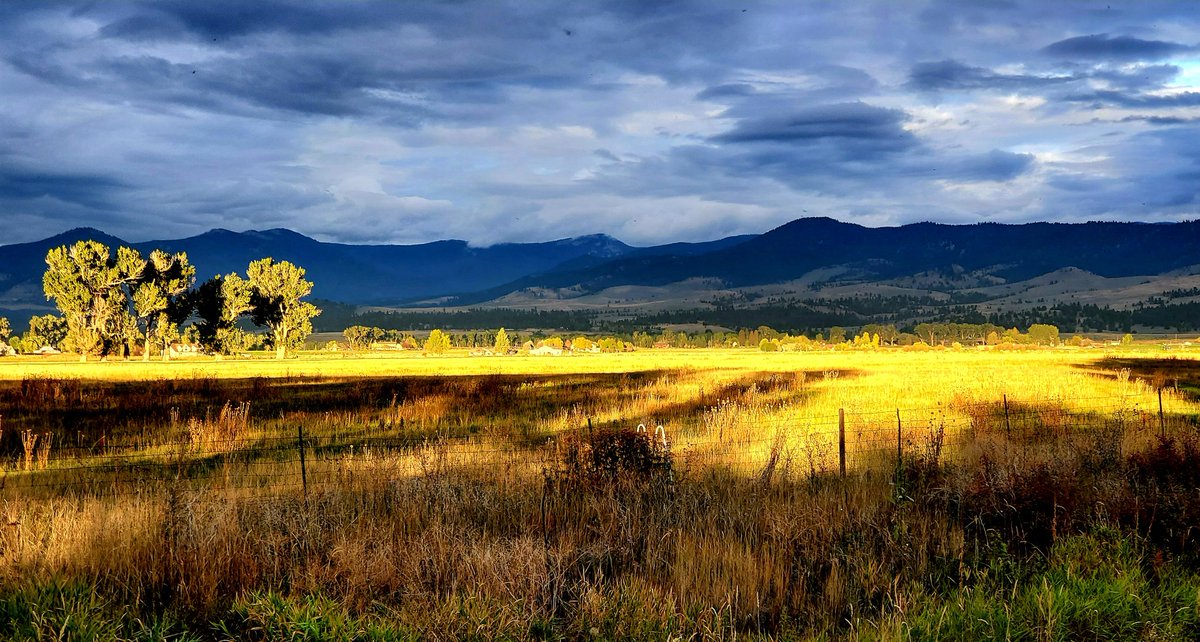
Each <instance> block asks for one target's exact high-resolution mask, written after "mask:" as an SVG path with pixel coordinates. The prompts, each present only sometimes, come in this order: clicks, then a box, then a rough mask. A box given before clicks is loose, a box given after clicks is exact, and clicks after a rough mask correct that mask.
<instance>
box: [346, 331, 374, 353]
mask: <svg viewBox="0 0 1200 642" xmlns="http://www.w3.org/2000/svg"><path fill="white" fill-rule="evenodd" d="M379 334H380V331H379V329H378V328H368V327H367V326H363V325H352V326H350V327H348V328H346V329H345V330H342V336H343V337H346V342H347V343H349V344H350V349H351V350H364V349H366V348H369V347H370V346H371V344H372V343H374V342H375V340H376V339H377V338H378V337H379Z"/></svg>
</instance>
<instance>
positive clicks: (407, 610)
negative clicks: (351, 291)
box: [0, 351, 1200, 639]
mask: <svg viewBox="0 0 1200 642" xmlns="http://www.w3.org/2000/svg"><path fill="white" fill-rule="evenodd" d="M610 357H611V358H610ZM1101 359H1103V355H1102V354H1091V353H1084V352H1067V351H1062V352H1058V351H1046V352H1023V353H1016V354H1010V353H981V352H951V351H946V352H930V353H902V352H878V353H855V354H844V353H828V354H804V355H793V354H760V353H749V352H705V351H678V352H674V351H672V352H664V353H658V352H646V353H638V354H635V355H597V356H595V357H587V358H564V359H533V358H531V359H507V358H500V359H491V360H480V359H468V358H446V359H415V358H410V357H407V356H405V357H400V358H397V359H395V360H391V361H390V360H384V359H362V360H355V359H334V360H319V361H298V362H289V363H285V364H276V363H274V362H257V361H251V362H247V363H239V364H237V366H238V367H239V368H241V369H243V371H244V374H245V375H246V376H243V377H234V376H233V374H234V373H235V370H229V369H227V368H228V367H229V366H230V363H229V362H220V363H210V364H205V366H204V367H205V368H211V369H205V370H202V371H196V370H191V371H189V370H186V369H184V368H185V367H186V368H195V367H196V366H195V365H193V364H187V366H180V369H175V368H176V364H150V366H153V367H151V368H148V369H144V368H143V364H141V363H130V364H84V365H83V366H80V365H79V364H36V365H31V364H30V363H28V362H22V363H19V364H18V365H17V366H16V367H15V368H14V370H5V369H3V368H0V377H3V376H6V375H13V373H14V372H21V373H22V374H21V375H20V377H14V378H12V379H10V380H9V381H7V382H0V404H3V408H4V417H5V419H4V420H5V424H4V426H5V428H6V430H5V432H4V433H3V436H2V437H0V452H3V453H6V455H7V457H8V459H7V463H6V464H5V477H4V486H3V489H2V490H0V493H3V498H4V502H3V504H2V506H3V510H4V514H3V515H2V517H3V518H4V520H3V524H4V525H3V531H2V532H0V550H2V553H3V555H2V556H0V586H3V587H5V588H4V590H3V591H0V593H4V591H7V592H8V593H9V594H12V593H13V592H14V591H20V590H22V587H26V586H29V585H30V584H31V583H32V584H34V585H44V584H47V583H52V582H56V581H59V580H60V579H61V578H67V579H69V580H73V581H82V582H85V583H86V584H87V585H89V586H92V587H95V588H96V590H97V591H99V592H100V594H102V595H106V596H110V598H111V599H112V600H113V603H115V604H125V605H142V606H141V607H139V608H140V609H142V611H143V612H144V613H149V614H162V613H172V614H175V617H177V618H180V619H181V620H183V621H186V622H193V623H205V622H213V621H222V622H224V625H222V626H227V627H230V629H231V630H232V631H234V633H237V634H238V635H239V636H251V637H254V636H256V635H262V636H264V637H265V636H266V634H265V633H261V631H265V630H267V629H266V628H264V627H266V625H265V624H263V622H264V621H265V620H263V618H266V617H267V616H266V615H264V613H266V612H267V611H270V612H272V613H275V615H276V616H279V617H283V616H281V615H279V612H282V611H287V612H288V613H292V615H288V616H287V617H296V618H300V617H301V616H300V615H296V613H293V611H291V610H289V609H298V608H299V606H297V604H298V603H297V602H294V600H307V599H310V598H311V597H312V596H322V599H328V600H332V602H330V603H329V604H325V603H324V602H321V604H324V606H322V607H321V608H324V609H334V610H335V611H336V612H337V613H340V614H341V615H337V617H343V618H349V619H347V620H345V621H346V622H350V623H351V624H353V626H354V627H358V629H356V630H359V629H361V630H362V631H367V630H375V629H372V628H371V627H377V628H378V627H380V626H382V627H385V628H386V627H392V629H394V630H396V631H402V632H406V633H405V635H410V636H412V637H415V638H423V639H463V638H466V637H477V638H480V639H492V638H509V639H540V638H546V637H551V638H553V637H557V636H561V637H566V638H569V639H592V638H602V639H629V638H647V639H660V638H668V637H669V638H693V639H732V638H734V637H739V636H745V635H769V636H774V635H784V634H787V635H800V636H802V637H806V638H811V639H833V638H859V639H875V638H876V637H878V638H883V639H897V638H901V637H903V632H904V631H905V630H906V628H905V627H906V626H909V625H908V624H905V622H908V621H909V620H910V619H914V621H915V619H919V618H918V615H919V614H920V613H922V610H921V609H922V608H924V607H923V606H922V605H925V604H928V603H929V601H930V600H935V601H936V600H941V599H948V598H946V596H950V595H960V597H961V594H959V593H957V592H960V591H969V590H971V588H972V587H980V590H984V588H985V587H987V590H991V587H993V585H992V584H989V583H988V582H991V581H992V579H988V578H993V579H994V577H995V573H996V571H995V569H994V568H993V567H992V565H993V564H995V563H996V561H997V560H1001V561H1003V560H1005V559H1010V557H1011V559H1013V560H1017V561H1018V562H1020V563H1022V564H1033V566H1032V567H1030V568H1033V569H1035V570H1036V569H1037V568H1040V567H1039V566H1038V562H1036V560H1038V559H1044V558H1045V555H1047V552H1048V551H1050V550H1051V549H1052V548H1053V547H1054V546H1055V545H1056V542H1059V541H1060V540H1063V539H1064V538H1069V537H1072V536H1076V535H1079V534H1081V533H1083V534H1086V533H1088V532H1090V529H1093V528H1095V527H1097V525H1102V526H1106V527H1108V526H1111V527H1117V528H1123V529H1128V531H1127V532H1129V533H1132V534H1133V535H1134V536H1135V537H1137V538H1141V539H1139V541H1144V542H1146V546H1147V547H1148V548H1147V551H1148V554H1149V555H1150V559H1151V560H1153V559H1159V558H1155V557H1154V555H1156V554H1157V555H1161V556H1164V557H1162V558H1161V560H1160V562H1161V564H1162V565H1163V566H1162V568H1174V567H1173V566H1171V564H1174V563H1175V562H1174V561H1173V560H1177V559H1178V560H1180V563H1183V562H1184V561H1186V560H1187V559H1190V558H1189V557H1188V556H1189V555H1190V554H1191V553H1189V551H1194V550H1195V546H1196V545H1197V544H1200V542H1198V541H1197V539H1198V535H1197V534H1198V533H1200V522H1197V519H1196V518H1197V514H1200V505H1198V504H1196V499H1195V487H1196V486H1197V483H1200V482H1195V480H1192V481H1189V480H1190V479H1191V478H1190V477H1187V475H1186V474H1184V473H1181V472H1180V471H1186V470H1188V466H1192V465H1195V464H1197V463H1200V456H1198V455H1196V452H1197V451H1196V450H1195V444H1196V440H1195V434H1196V427H1195V426H1196V423H1195V421H1196V419H1195V418H1196V416H1197V414H1198V409H1197V405H1196V403H1195V401H1194V400H1193V399H1192V398H1190V397H1189V396H1188V394H1187V392H1186V389H1187V386H1186V385H1182V386H1181V387H1179V388H1177V387H1176V384H1172V383H1170V381H1169V380H1170V375H1164V374H1163V373H1164V372H1168V371H1171V372H1173V373H1174V375H1173V376H1174V377H1175V381H1187V380H1188V377H1189V376H1195V375H1196V374H1197V373H1196V369H1195V368H1194V363H1193V362H1169V363H1159V362H1149V361H1142V362H1138V361H1134V362H1129V363H1126V362H1121V363H1118V362H1105V361H1102V360H1101ZM1168 366H1170V368H1168ZM125 367H129V368H130V371H129V373H128V374H129V375H130V377H131V378H133V379H136V380H138V382H137V383H131V382H130V381H127V380H125V379H123V378H121V377H119V376H117V375H118V373H120V369H121V368H125ZM4 368H8V365H5V366H4ZM281 368H282V369H284V371H285V372H283V373H282V375H283V376H278V377H271V376H268V375H269V374H270V373H272V372H274V373H275V374H281V373H280V369H281ZM485 368H495V369H497V370H506V372H490V371H489V372H484V373H479V372H477V371H478V370H481V369H485ZM430 369H433V370H437V371H439V374H438V376H429V374H428V372H429V370H430ZM35 371H36V373H35ZM317 371H321V372H324V374H323V376H320V377H317V376H313V374H312V373H313V372H317ZM81 373H84V374H82V375H81ZM352 373H353V376H352ZM173 375H178V376H173ZM1163 383H1167V385H1168V387H1167V388H1166V390H1165V391H1164V393H1165V394H1164V406H1165V409H1164V413H1163V418H1164V419H1165V428H1166V430H1167V432H1169V433H1170V434H1172V435H1174V436H1175V437H1176V439H1177V440H1178V441H1176V442H1171V444H1170V445H1169V447H1168V446H1167V445H1165V443H1166V442H1162V441H1160V440H1159V437H1158V435H1159V432H1160V429H1161V427H1160V424H1159V417H1158V406H1157V390H1158V389H1157V385H1159V384H1163ZM1006 398H1007V402H1008V408H1007V413H1006V412H1005V407H1004V403H1003V401H1004V400H1005V399H1006ZM839 409H841V410H843V411H844V416H845V425H846V430H847V442H848V446H849V448H848V450H849V457H850V473H849V475H848V478H846V479H841V478H840V476H839V475H838V474H837V472H836V471H837V441H836V435H837V418H838V410H839ZM897 409H899V422H900V425H901V428H902V431H901V434H900V435H899V437H900V442H899V448H900V450H901V451H902V452H903V454H904V456H903V459H902V460H901V461H898V460H897V457H896V455H897V442H896V439H897V434H896V424H897ZM638 424H644V425H645V426H647V427H648V431H647V433H646V436H642V435H641V434H640V433H637V432H634V427H635V426H637V425H638ZM660 424H661V425H663V426H664V428H665V432H666V437H667V441H666V444H664V443H663V441H662V440H661V437H659V436H657V435H655V434H654V432H653V431H654V428H655V427H656V426H658V425H660ZM301 427H302V428H303V431H304V435H305V440H304V455H305V459H304V463H303V466H304V471H305V475H304V476H303V477H302V476H301V474H300V471H301V462H300V448H299V430H298V429H299V428H301ZM21 432H29V433H30V434H31V435H34V434H39V435H40V434H53V435H54V437H53V438H50V437H47V438H46V441H40V442H39V443H46V444H48V443H53V445H54V449H53V450H49V449H47V451H46V457H45V459H41V460H39V459H38V458H39V457H40V455H39V454H38V453H40V451H38V450H37V445H36V444H34V443H33V440H32V437H31V438H30V441H29V442H27V443H28V444H29V445H28V450H27V449H26V447H25V446H24V445H22V443H21V441H20V438H19V434H20V433H21ZM614 435H615V437H611V439H610V437H609V436H614ZM51 439H53V441H52V442H51V441H50V440H51ZM604 440H610V441H604ZM612 440H615V441H612ZM1188 448H1193V450H1188ZM646 449H648V450H646ZM27 452H30V453H32V454H30V455H26V453H27ZM39 461H40V462H41V463H42V465H41V468H44V470H39V469H38V468H39V466H38V465H37V464H38V462H39ZM26 462H29V463H28V465H27V464H26ZM98 467H99V468H98ZM1164 471H1165V472H1164ZM1189 493H1191V494H1189ZM1189 511H1190V512H1189ZM1022 560H1023V561H1022ZM1030 560H1033V561H1030ZM1014 563H1017V562H1014ZM1188 563H1190V562H1188ZM1156 572H1157V571H1156ZM1164 572H1165V571H1164ZM989 574H991V575H989ZM1005 577H1006V578H1007V579H1004V581H1010V580H1011V581H1013V582H1018V583H1019V582H1020V581H1021V580H1020V577H1017V576H1014V577H1015V579H1014V578H1008V576H1005ZM1189 577H1190V576H1189ZM273 596H274V597H273ZM278 600H282V601H278ZM937 603H938V604H943V603H942V602H937ZM306 604H307V603H306ZM946 604H948V603H946ZM330 605H333V606H330ZM309 606H311V607H312V608H317V607H315V606H312V605H311V604H310V605H309ZM305 608H309V607H305ZM264 609H265V610H264ZM271 609H274V610H271ZM300 611H304V609H300ZM297 612H299V611H297ZM304 612H305V613H309V616H312V617H314V618H316V619H317V620H320V619H322V618H324V621H331V619H330V618H333V619H336V618H334V616H333V615H331V614H330V613H331V612H328V611H321V612H319V613H317V614H316V615H312V613H310V611H304ZM309 616H304V617H309ZM272 617H275V616H272ZM1198 617H1200V616H1198ZM356 618H357V619H356ZM286 619H287V618H286V617H285V618H284V620H286ZM301 619H302V618H301ZM314 621H315V620H314ZM272 622H275V620H272ZM276 623H278V622H276ZM1043 624H1045V623H1043ZM198 626H201V628H203V626H208V625H207V624H204V625H198ZM272 626H274V625H272ZM281 626H282V625H281ZM297 626H299V624H298V625H297ZM347 626H350V624H347ZM1062 626H1065V625H1062ZM239 627H240V628H239ZM256 627H257V628H256ZM351 628H353V627H351ZM1052 628H1053V627H1052ZM1054 630H1064V629H1062V627H1061V626H1059V628H1057V629H1054ZM254 631H259V632H260V633H257V634H256V633H254ZM280 635H283V634H282V633H281V634H280ZM364 635H365V633H364Z"/></svg>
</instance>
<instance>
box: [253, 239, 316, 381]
mask: <svg viewBox="0 0 1200 642" xmlns="http://www.w3.org/2000/svg"><path fill="white" fill-rule="evenodd" d="M246 276H247V277H248V278H249V281H250V292H251V297H250V305H251V310H250V314H251V318H252V319H253V320H254V323H255V325H261V326H266V327H268V328H270V329H271V344H272V345H273V346H275V358H276V359H282V358H284V357H285V356H287V351H288V350H294V349H296V348H299V347H301V346H303V345H304V340H305V339H306V338H308V335H310V334H312V319H313V317H315V316H317V315H318V314H321V311H320V310H319V309H317V306H315V305H313V304H311V303H309V302H307V301H301V300H300V299H303V298H304V297H306V296H308V295H309V293H311V292H312V287H313V284H312V281H307V280H305V279H304V268H302V267H297V266H295V265H292V264H291V263H289V262H287V261H280V262H278V263H276V262H275V261H274V260H273V259H271V258H265V259H259V260H257V261H254V262H253V263H251V264H250V267H249V268H247V269H246Z"/></svg>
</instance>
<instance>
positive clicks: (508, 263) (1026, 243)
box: [0, 218, 1200, 316]
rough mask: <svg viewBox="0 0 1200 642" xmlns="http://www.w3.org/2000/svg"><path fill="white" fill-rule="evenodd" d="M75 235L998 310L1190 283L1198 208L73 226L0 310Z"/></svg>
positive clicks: (17, 299)
mask: <svg viewBox="0 0 1200 642" xmlns="http://www.w3.org/2000/svg"><path fill="white" fill-rule="evenodd" d="M80 239H95V240H99V241H101V242H104V243H106V244H108V245H110V246H116V245H127V246H131V247H134V248H136V249H138V250H140V251H142V252H143V253H148V252H149V251H150V250H151V249H153V248H162V249H164V250H168V251H172V252H177V251H183V252H187V253H188V256H189V258H190V259H191V261H192V263H193V264H194V265H196V266H197V275H198V276H199V277H200V278H201V279H204V278H208V277H209V276H212V275H215V274H223V273H227V272H232V271H237V272H244V271H245V268H246V265H247V264H248V263H249V262H250V261H252V260H255V259H258V258H261V257H264V256H270V257H273V258H275V259H276V260H288V261H292V262H293V263H296V264H297V265H300V266H302V267H304V268H305V269H306V270H307V272H308V277H309V278H310V279H311V280H312V281H313V282H314V283H315V286H314V290H313V296H314V297H316V298H321V299H327V300H332V301H339V302H344V303H349V304H354V305H362V306H379V307H393V306H400V307H420V306H438V307H450V306H483V307H521V308H527V307H533V308H543V309H589V308H590V309H608V310H611V309H613V308H614V306H616V307H619V308H621V309H624V310H627V311H637V310H661V309H667V308H671V307H674V308H676V309H679V308H687V307H689V306H691V307H706V306H707V307H711V306H713V305H719V304H720V305H728V304H731V303H732V304H735V305H745V306H748V307H752V305H753V302H754V301H756V300H772V301H779V300H782V299H787V298H797V299H802V300H804V299H807V300H812V299H817V298H822V299H828V298H830V297H835V298H836V297H855V296H870V295H878V296H914V297H934V298H937V297H943V298H944V297H948V296H950V295H951V294H952V293H957V294H958V295H960V298H962V296H963V295H966V296H967V298H968V299H970V300H972V301H975V302H990V303H994V304H995V307H997V308H1000V307H1003V305H1005V304H1006V303H1007V304H1009V305H1021V304H1025V305H1028V304H1030V303H1032V302H1035V301H1037V300H1038V299H1040V300H1041V301H1043V302H1044V301H1045V300H1046V297H1047V296H1049V297H1050V298H1051V299H1054V300H1066V298H1067V297H1070V299H1073V300H1076V301H1081V302H1082V301H1090V302H1094V303H1098V304H1104V305H1117V306H1121V305H1133V304H1134V303H1136V302H1137V301H1141V300H1144V299H1148V298H1150V297H1153V296H1154V295H1156V294H1162V293H1164V292H1168V291H1173V292H1179V291H1181V290H1186V289H1188V288H1195V287H1200V277H1198V276H1197V274H1200V269H1198V266H1200V221H1190V222H1183V223H1162V224H1149V223H1109V222H1090V223H1079V224H1065V223H1029V224H1023V225H1005V224H994V223H983V224H974V225H946V224H935V223H917V224H911V225H904V226H900V227H881V228H867V227H863V226H859V225H855V224H850V223H843V222H839V221H836V220H833V219H829V218H802V219H797V220H795V221H792V222H790V223H787V224H785V225H783V226H781V227H778V228H776V229H773V230H770V231H768V232H766V233H763V234H759V235H749V236H737V237H730V238H725V239H720V240H716V241H710V242H706V243H674V244H669V245H660V246H654V247H643V248H636V247H631V246H629V245H626V244H625V243H622V242H621V241H619V240H617V239H614V238H612V237H609V236H606V235H600V234H597V235H591V236H583V237H577V238H569V239H561V240H557V241H550V242H544V243H511V244H499V245H493V246H490V247H472V246H470V245H469V244H467V243H466V242H464V241H454V240H448V241H437V242H432V243H425V244H419V245H346V244H339V243H326V242H321V241H316V240H314V239H311V238H308V237H306V236H303V235H301V234H298V233H296V232H292V231H290V230H283V229H272V230H265V231H253V230H251V231H247V232H231V231H228V230H220V229H218V230H212V231H209V232H206V233H204V234H200V235H198V236H193V237H189V238H184V239H175V240H158V241H146V242H138V243H126V242H125V241H122V240H121V239H118V238H115V237H113V236H110V235H107V234H105V233H104V232H101V231H99V230H94V229H90V228H80V229H74V230H70V231H68V232H65V233H63V234H60V235H57V236H54V237H51V238H48V239H44V240H42V241H37V242H33V243H23V244H13V245H4V246H0V311H7V312H9V313H10V314H13V313H14V311H22V310H23V311H26V314H28V313H29V312H32V311H38V313H40V310H42V309H46V308H47V307H48V306H47V303H46V301H45V297H44V296H43V295H42V291H41V275H42V271H43V269H44V258H45V255H46V252H47V251H48V250H49V249H50V248H53V247H57V246H60V245H66V244H70V243H73V242H75V241H77V240H80ZM1035 297H1036V298H1035ZM1056 297H1057V298H1056ZM16 316H21V315H20V314H19V313H17V314H16Z"/></svg>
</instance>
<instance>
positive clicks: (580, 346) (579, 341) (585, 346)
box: [571, 337, 596, 352]
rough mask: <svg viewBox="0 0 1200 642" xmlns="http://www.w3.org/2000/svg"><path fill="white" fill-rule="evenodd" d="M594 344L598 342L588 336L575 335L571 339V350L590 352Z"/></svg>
mask: <svg viewBox="0 0 1200 642" xmlns="http://www.w3.org/2000/svg"><path fill="white" fill-rule="evenodd" d="M594 345H596V344H594V343H592V340H591V339H589V338H587V337H575V338H574V339H572V340H571V350H573V351H575V352H588V351H589V350H591V349H592V346H594Z"/></svg>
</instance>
